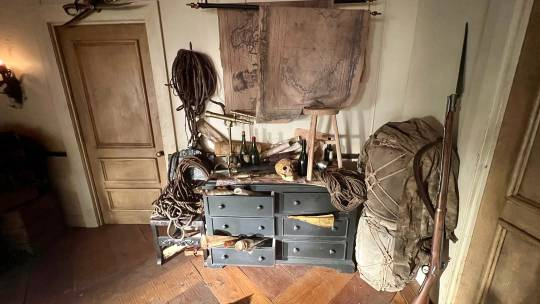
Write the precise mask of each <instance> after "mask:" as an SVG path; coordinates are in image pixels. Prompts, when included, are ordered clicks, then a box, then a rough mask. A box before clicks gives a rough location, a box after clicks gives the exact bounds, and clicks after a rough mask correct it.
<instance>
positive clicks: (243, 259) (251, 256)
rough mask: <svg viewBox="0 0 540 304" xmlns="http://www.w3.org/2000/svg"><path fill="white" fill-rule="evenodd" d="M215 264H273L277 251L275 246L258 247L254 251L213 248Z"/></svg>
mask: <svg viewBox="0 0 540 304" xmlns="http://www.w3.org/2000/svg"><path fill="white" fill-rule="evenodd" d="M210 254H211V258H212V264H214V265H249V266H273V265H274V264H275V261H276V253H275V250H274V248H273V247H261V248H256V249H254V250H253V251H252V252H246V251H236V250H235V249H234V248H211V249H210Z"/></svg>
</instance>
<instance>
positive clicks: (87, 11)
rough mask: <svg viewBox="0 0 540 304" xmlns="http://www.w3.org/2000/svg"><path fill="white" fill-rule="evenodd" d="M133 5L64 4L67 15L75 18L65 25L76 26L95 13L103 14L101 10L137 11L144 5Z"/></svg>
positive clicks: (111, 0) (99, 0)
mask: <svg viewBox="0 0 540 304" xmlns="http://www.w3.org/2000/svg"><path fill="white" fill-rule="evenodd" d="M132 4H133V1H122V0H75V1H74V2H73V3H68V4H64V5H63V6H62V7H63V8H64V11H65V12H66V14H68V15H70V16H73V18H72V19H71V20H69V21H68V22H66V23H64V25H74V24H76V23H78V22H80V21H81V20H83V19H84V18H86V17H88V16H90V15H91V14H93V13H94V12H98V13H99V12H101V10H120V9H135V8H139V7H141V6H143V5H144V4H141V5H132Z"/></svg>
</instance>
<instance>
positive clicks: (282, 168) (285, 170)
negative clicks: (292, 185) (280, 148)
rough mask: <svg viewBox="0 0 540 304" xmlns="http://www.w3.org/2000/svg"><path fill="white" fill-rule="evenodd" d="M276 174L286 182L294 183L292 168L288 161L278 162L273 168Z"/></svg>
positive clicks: (290, 162)
mask: <svg viewBox="0 0 540 304" xmlns="http://www.w3.org/2000/svg"><path fill="white" fill-rule="evenodd" d="M274 168H275V169H276V173H277V174H279V176H281V178H283V179H284V180H286V181H288V182H292V181H294V168H293V164H292V161H291V160H290V159H286V158H284V159H282V160H280V161H278V162H277V163H276V165H275V167H274Z"/></svg>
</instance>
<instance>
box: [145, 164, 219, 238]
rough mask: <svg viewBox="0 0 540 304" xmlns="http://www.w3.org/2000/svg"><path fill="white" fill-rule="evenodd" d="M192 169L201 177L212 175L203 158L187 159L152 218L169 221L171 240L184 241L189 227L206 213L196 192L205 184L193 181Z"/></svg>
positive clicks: (161, 197)
mask: <svg viewBox="0 0 540 304" xmlns="http://www.w3.org/2000/svg"><path fill="white" fill-rule="evenodd" d="M193 170H199V171H200V172H199V173H200V174H199V175H201V174H202V175H203V176H205V177H206V179H208V177H209V176H210V169H209V166H208V165H207V164H206V163H205V161H204V160H203V159H202V157H198V156H187V157H184V158H182V159H181V160H180V161H179V162H178V164H177V166H176V169H175V174H174V178H173V179H171V180H169V184H168V185H167V186H166V187H165V189H163V191H162V192H161V195H160V196H159V198H158V199H157V200H156V201H154V203H153V206H154V210H153V212H152V218H166V219H168V220H169V225H168V227H167V234H168V235H169V237H171V238H175V239H180V240H182V239H184V237H185V236H186V227H188V226H190V225H191V223H192V221H193V220H194V219H195V218H198V217H201V216H202V214H203V203H202V195H201V194H199V193H196V192H195V191H194V190H195V188H197V187H199V186H201V185H202V184H204V183H205V182H206V181H205V180H194V179H193V178H192V177H193Z"/></svg>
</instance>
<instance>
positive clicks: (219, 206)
mask: <svg viewBox="0 0 540 304" xmlns="http://www.w3.org/2000/svg"><path fill="white" fill-rule="evenodd" d="M217 207H218V208H219V209H223V208H225V205H223V204H219V205H218V206H217Z"/></svg>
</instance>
